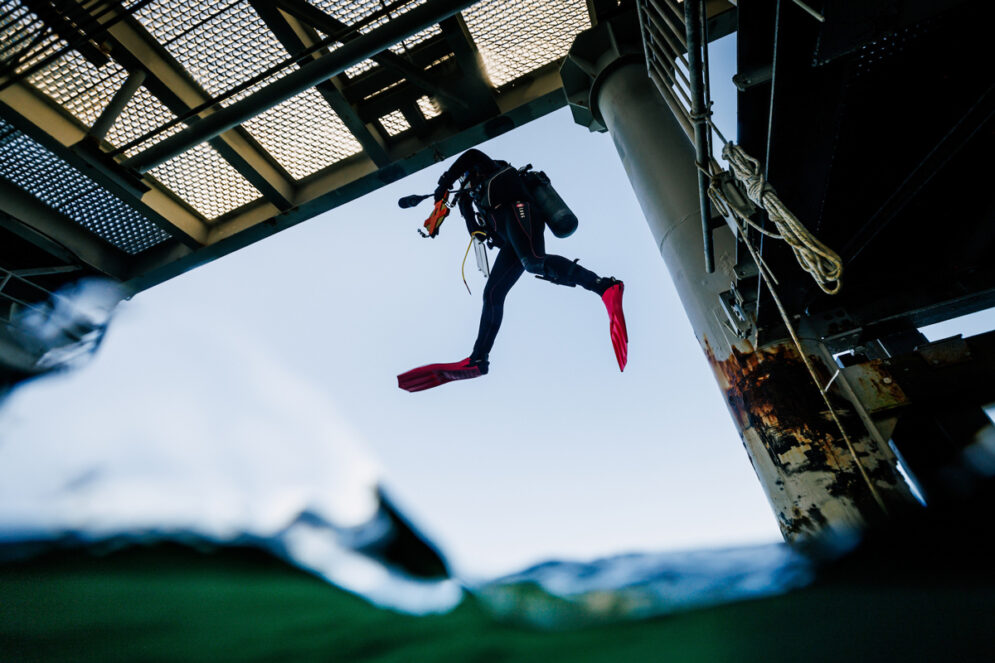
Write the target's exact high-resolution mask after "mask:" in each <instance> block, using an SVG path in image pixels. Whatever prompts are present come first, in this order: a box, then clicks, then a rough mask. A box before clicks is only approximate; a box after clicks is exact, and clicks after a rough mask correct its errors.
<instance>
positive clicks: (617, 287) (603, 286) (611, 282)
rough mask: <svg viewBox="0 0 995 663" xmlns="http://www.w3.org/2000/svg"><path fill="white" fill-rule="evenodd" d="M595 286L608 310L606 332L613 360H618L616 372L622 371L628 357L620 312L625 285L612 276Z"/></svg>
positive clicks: (600, 280) (623, 321) (624, 329)
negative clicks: (608, 336) (609, 340)
mask: <svg viewBox="0 0 995 663" xmlns="http://www.w3.org/2000/svg"><path fill="white" fill-rule="evenodd" d="M597 286H598V290H600V292H601V301H603V302H604V303H605V308H606V309H608V331H609V332H610V333H611V339H612V347H613V348H614V349H615V359H617V360H618V370H620V371H624V370H625V363H626V361H628V357H629V333H628V331H627V330H626V328H625V313H623V312H622V292H623V291H624V290H625V284H624V283H622V282H621V281H619V280H618V279H616V278H615V277H613V276H612V277H608V278H599V279H598V284H597Z"/></svg>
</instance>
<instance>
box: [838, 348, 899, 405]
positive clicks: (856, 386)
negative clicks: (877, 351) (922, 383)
mask: <svg viewBox="0 0 995 663" xmlns="http://www.w3.org/2000/svg"><path fill="white" fill-rule="evenodd" d="M842 371H843V375H844V376H845V377H846V379H847V382H848V383H849V385H850V388H851V389H853V392H854V395H855V396H856V397H857V399H858V400H859V401H860V403H861V404H862V405H863V406H864V409H866V410H867V413H868V414H878V413H880V412H887V411H890V410H894V409H895V408H900V407H903V406H905V405H908V404H909V403H910V400H909V397H908V396H907V395H906V394H905V392H904V391H903V390H902V387H901V386H899V384H898V382H897V381H896V380H895V377H894V376H893V375H892V373H891V371H890V370H889V369H888V366H887V364H886V362H885V361H884V360H881V359H874V360H871V361H868V362H865V363H863V364H856V365H854V366H848V367H846V368H844V369H842Z"/></svg>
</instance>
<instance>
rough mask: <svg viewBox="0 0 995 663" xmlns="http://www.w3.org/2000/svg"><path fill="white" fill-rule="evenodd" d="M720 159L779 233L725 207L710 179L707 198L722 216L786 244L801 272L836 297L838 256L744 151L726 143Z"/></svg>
mask: <svg viewBox="0 0 995 663" xmlns="http://www.w3.org/2000/svg"><path fill="white" fill-rule="evenodd" d="M722 157H723V158H724V159H725V160H726V161H728V162H729V166H730V169H731V171H732V174H733V175H735V177H736V179H737V180H739V181H740V182H741V183H742V184H743V186H744V187H746V195H747V196H749V198H750V200H752V201H753V202H754V203H756V204H757V205H759V206H760V207H762V208H763V209H765V210H767V214H768V216H770V219H771V221H773V222H774V226H775V227H776V228H777V230H778V232H777V233H774V232H771V231H769V230H766V229H764V228H761V227H760V226H759V225H757V224H756V223H754V222H753V221H751V220H750V219H749V218H748V217H747V215H745V214H743V213H742V211H741V210H739V209H737V208H736V206H735V205H730V204H728V201H727V200H726V197H725V194H724V193H723V192H722V189H721V188H720V187H719V186H718V183H717V181H716V179H717V178H715V177H713V178H712V182H711V184H710V186H709V187H708V197H709V198H710V199H711V200H712V202H713V203H714V204H715V206H716V207H717V208H718V209H719V211H720V212H722V213H723V214H728V213H729V211H730V210H731V211H732V213H733V214H735V215H736V216H737V217H739V218H740V219H742V220H743V221H744V222H746V223H747V224H748V225H749V226H750V227H751V228H754V229H756V230H758V231H759V232H761V233H763V234H764V235H767V236H768V237H772V238H774V239H782V240H784V241H785V242H787V243H788V245H789V246H790V247H791V250H792V251H794V253H795V258H796V259H797V260H798V264H799V265H801V267H802V269H804V270H805V271H806V272H808V273H809V274H811V275H812V278H813V279H815V282H816V283H817V284H818V285H819V287H820V288H822V291H823V292H825V293H827V294H830V295H835V294H836V293H837V292H839V291H840V286H841V281H840V276H841V274H842V273H843V261H842V260H841V259H840V257H839V255H838V254H837V253H836V252H835V251H833V250H832V249H830V248H829V247H828V246H826V245H825V244H823V243H822V242H820V241H819V240H818V239H817V238H816V237H815V235H813V234H812V233H811V232H809V230H808V228H806V227H805V226H804V225H803V224H802V222H801V221H799V220H798V217H796V216H795V215H794V214H792V213H791V211H790V210H789V209H788V208H787V207H785V206H784V203H782V202H781V199H780V198H778V197H777V194H776V193H775V192H774V187H772V186H771V185H770V184H769V183H768V182H767V180H766V179H764V176H763V174H762V173H761V172H760V162H759V161H757V160H756V159H754V158H753V157H751V156H750V155H749V154H747V153H746V152H744V151H743V148H742V147H740V146H739V145H736V144H735V143H726V144H725V147H723V148H722Z"/></svg>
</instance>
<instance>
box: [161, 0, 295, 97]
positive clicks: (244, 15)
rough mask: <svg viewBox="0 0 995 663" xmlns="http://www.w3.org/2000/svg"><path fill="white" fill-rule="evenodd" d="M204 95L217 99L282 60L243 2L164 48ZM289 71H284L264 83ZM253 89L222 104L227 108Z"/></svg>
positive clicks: (266, 31)
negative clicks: (201, 89) (206, 93)
mask: <svg viewBox="0 0 995 663" xmlns="http://www.w3.org/2000/svg"><path fill="white" fill-rule="evenodd" d="M166 49H167V50H168V51H169V52H170V53H171V54H172V55H173V57H175V58H176V60H177V61H178V62H179V63H180V64H182V65H183V67H184V68H185V69H186V70H187V71H188V72H189V73H190V75H191V76H192V77H193V78H194V80H196V81H197V82H198V83H199V84H200V85H201V87H203V88H204V89H205V90H206V91H207V92H208V94H210V95H212V96H218V95H220V94H222V93H223V92H227V91H228V90H230V89H232V88H233V87H235V86H236V85H238V84H239V83H243V82H245V81H246V80H248V79H250V78H252V77H253V76H256V75H257V74H259V73H261V72H263V71H265V70H266V69H269V68H270V67H272V66H274V65H276V64H279V63H280V62H282V61H284V60H286V58H287V52H286V51H285V50H284V48H283V46H282V45H281V44H280V42H279V41H277V39H276V38H275V37H274V36H273V33H272V32H270V31H269V29H268V28H267V27H266V24H265V23H263V20H262V19H261V18H259V15H258V14H257V13H256V11H255V10H254V9H253V8H252V7H251V6H249V4H248V3H246V2H240V3H236V4H233V5H229V6H227V7H225V8H224V9H222V10H221V11H218V12H217V13H215V14H214V15H213V16H211V17H210V18H209V19H208V20H206V21H205V22H203V23H202V24H201V25H197V26H195V27H193V28H191V29H189V30H188V31H186V32H184V33H182V34H179V35H177V37H176V38H175V39H174V40H173V41H171V42H169V43H168V44H167V45H166ZM289 71H292V69H287V70H284V71H283V72H280V73H279V74H277V75H276V76H274V77H272V78H270V79H268V80H267V81H265V83H269V82H272V81H273V80H275V79H276V78H278V77H279V76H281V75H285V74H286V73H289ZM252 90H253V88H250V89H248V90H245V91H243V92H240V93H239V94H237V95H234V96H232V97H230V98H229V99H227V100H226V101H224V102H223V104H225V105H227V104H230V103H233V102H234V101H236V100H238V99H240V98H242V97H243V96H246V95H247V94H250V93H251V92H252Z"/></svg>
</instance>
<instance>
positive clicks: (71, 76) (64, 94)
mask: <svg viewBox="0 0 995 663" xmlns="http://www.w3.org/2000/svg"><path fill="white" fill-rule="evenodd" d="M127 76H128V75H127V72H125V70H124V69H123V68H122V67H121V66H120V65H119V64H117V63H116V62H114V61H110V62H108V63H107V64H105V65H104V66H103V67H101V68H99V69H98V68H97V67H95V66H94V65H93V64H92V63H91V62H90V61H89V60H87V59H86V58H84V57H83V56H82V55H80V54H79V53H77V52H76V51H68V52H67V53H66V54H65V55H63V56H62V57H60V58H59V59H57V60H56V61H55V62H53V63H52V64H50V65H49V66H47V67H45V68H44V69H42V70H41V71H39V72H37V73H35V74H33V75H31V76H30V77H28V81H29V82H30V83H31V84H32V85H34V86H35V87H36V88H37V89H38V90H40V91H41V92H43V93H45V94H46V95H47V96H48V97H50V98H51V99H52V100H53V101H55V102H56V103H58V104H59V105H60V106H62V107H63V108H65V109H66V110H68V111H69V112H70V113H72V114H73V115H75V116H76V117H77V118H78V119H79V120H80V122H82V123H83V124H85V125H87V126H91V125H92V124H93V123H94V122H95V121H96V119H97V118H98V117H99V116H100V112H101V111H102V110H103V109H104V107H105V106H106V105H107V102H109V101H110V100H111V97H112V96H114V92H115V91H116V90H117V88H118V87H120V86H121V84H122V83H123V82H124V80H125V79H126V78H127Z"/></svg>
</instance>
